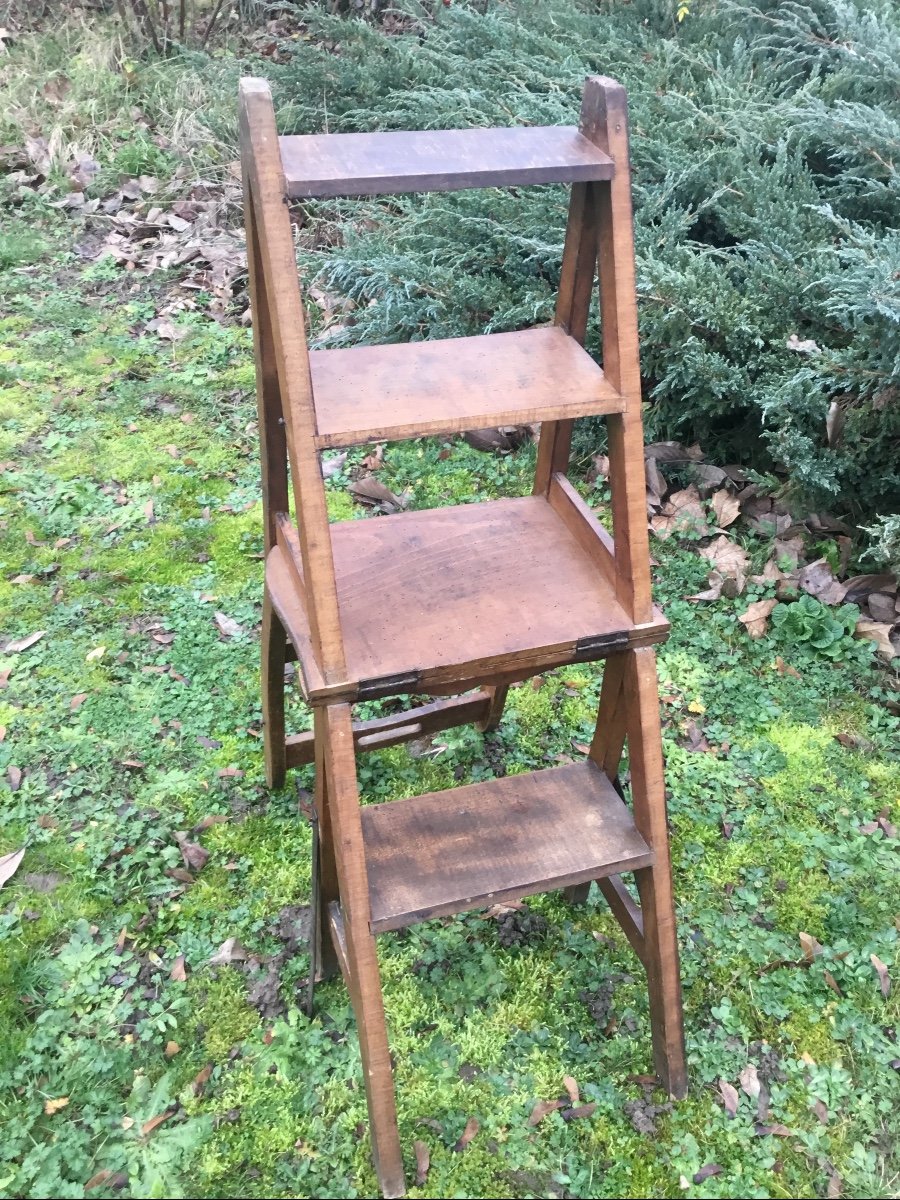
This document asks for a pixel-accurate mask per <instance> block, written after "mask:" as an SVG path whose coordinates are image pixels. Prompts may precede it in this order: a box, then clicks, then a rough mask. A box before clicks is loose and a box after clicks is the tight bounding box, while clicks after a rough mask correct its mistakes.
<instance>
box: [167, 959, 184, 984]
mask: <svg viewBox="0 0 900 1200" xmlns="http://www.w3.org/2000/svg"><path fill="white" fill-rule="evenodd" d="M169 978H170V979H174V980H175V982H176V983H184V982H185V981H186V980H187V967H186V966H185V963H184V955H183V954H179V955H178V957H177V958H176V959H175V961H174V962H173V963H172V970H171V971H170V972H169Z"/></svg>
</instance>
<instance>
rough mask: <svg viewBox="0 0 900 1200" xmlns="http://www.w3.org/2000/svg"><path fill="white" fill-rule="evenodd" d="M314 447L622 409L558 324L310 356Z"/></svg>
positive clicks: (619, 400)
mask: <svg viewBox="0 0 900 1200" xmlns="http://www.w3.org/2000/svg"><path fill="white" fill-rule="evenodd" d="M310 367H311V370H312V381H313V389H314V394H315V405H316V421H317V428H318V434H317V437H316V445H317V446H318V447H319V448H320V449H325V448H328V447H333V446H352V445H355V444H357V443H361V442H372V441H397V440H399V439H402V438H411V437H424V436H426V435H437V434H444V435H449V434H453V433H461V432H463V431H464V430H467V429H483V428H487V427H489V426H491V427H493V426H497V425H527V424H531V423H532V422H535V421H546V420H548V419H550V418H557V417H567V416H589V415H596V414H602V413H610V412H619V411H621V409H622V408H623V407H624V401H623V400H622V398H621V396H619V394H618V393H617V392H616V391H615V390H614V389H613V388H611V387H610V386H609V385H608V383H607V382H606V380H605V378H604V376H603V372H602V370H601V369H600V367H598V366H597V364H596V363H595V362H594V360H593V359H592V358H591V356H590V355H589V354H588V353H587V352H586V351H585V350H584V349H582V347H581V346H580V345H579V344H578V342H577V341H575V340H574V338H571V337H569V336H568V335H567V334H566V332H565V331H564V330H563V329H561V328H554V327H549V328H543V329H522V330H519V331H518V332H515V333H495V334H491V335H490V336H487V337H466V338H449V339H445V340H436V341H423V342H403V343H399V344H396V345H388V346H355V347H353V348H352V349H349V350H314V351H313V352H312V353H311V354H310Z"/></svg>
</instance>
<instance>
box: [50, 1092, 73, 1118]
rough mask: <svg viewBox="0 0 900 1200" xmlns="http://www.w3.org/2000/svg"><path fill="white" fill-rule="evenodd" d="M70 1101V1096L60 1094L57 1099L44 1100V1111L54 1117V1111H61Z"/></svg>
mask: <svg viewBox="0 0 900 1200" xmlns="http://www.w3.org/2000/svg"><path fill="white" fill-rule="evenodd" d="M68 1103H69V1097H68V1096H59V1097H57V1098H56V1099H55V1100H45V1101H44V1112H45V1113H46V1114H47V1116H48V1117H52V1116H53V1114H54V1113H58V1112H60V1111H61V1110H62V1109H64V1108H65V1107H66V1105H67V1104H68Z"/></svg>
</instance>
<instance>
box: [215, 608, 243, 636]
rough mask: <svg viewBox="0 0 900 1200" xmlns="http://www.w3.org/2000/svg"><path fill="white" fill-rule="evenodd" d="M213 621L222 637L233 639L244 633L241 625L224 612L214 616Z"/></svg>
mask: <svg viewBox="0 0 900 1200" xmlns="http://www.w3.org/2000/svg"><path fill="white" fill-rule="evenodd" d="M213 620H214V621H215V623H216V628H217V629H218V631H219V633H221V635H222V637H225V638H233V637H237V636H238V635H239V634H241V633H243V632H244V628H243V626H242V625H239V624H238V623H237V621H235V620H234V618H233V617H229V616H227V615H226V614H225V613H223V612H216V613H215V614H214V615H213Z"/></svg>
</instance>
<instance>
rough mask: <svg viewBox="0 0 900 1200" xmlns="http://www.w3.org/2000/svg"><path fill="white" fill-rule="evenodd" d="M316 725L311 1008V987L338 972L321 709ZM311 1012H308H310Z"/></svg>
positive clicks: (335, 892) (335, 883) (333, 866)
mask: <svg viewBox="0 0 900 1200" xmlns="http://www.w3.org/2000/svg"><path fill="white" fill-rule="evenodd" d="M313 721H314V724H315V737H316V749H317V750H318V751H319V753H317V754H316V792H315V804H316V836H315V837H314V838H313V854H314V855H316V857H317V861H316V863H315V864H314V871H313V885H314V888H315V892H314V895H313V897H312V910H313V911H312V917H313V921H312V929H311V930H310V937H311V938H314V939H315V943H314V946H313V953H312V954H311V955H310V957H311V959H312V960H313V962H314V965H315V967H316V970H315V971H314V972H311V975H310V989H309V994H310V1004H309V1007H310V1009H311V1008H312V993H313V986H314V984H316V983H321V982H323V981H324V980H326V979H331V978H332V977H333V976H334V975H337V974H338V972H339V971H340V966H339V963H338V957H337V954H336V953H335V949H334V946H333V945H332V941H331V932H330V930H329V927H328V905H329V904H330V903H331V902H332V901H333V900H338V899H339V895H340V893H339V888H338V877H337V864H336V862H335V857H334V831H333V828H332V821H331V806H330V801H329V795H328V773H327V771H326V769H325V756H324V753H323V748H324V742H323V732H324V731H323V730H322V728H321V726H322V725H323V723H324V715H323V713H322V710H321V709H319V708H317V709H315V710H314V711H313ZM310 1015H311V1014H310Z"/></svg>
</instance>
